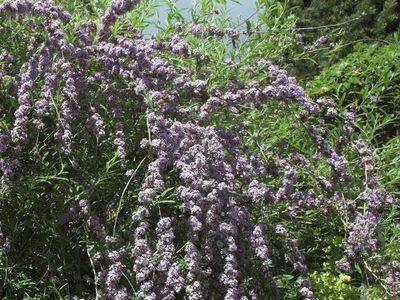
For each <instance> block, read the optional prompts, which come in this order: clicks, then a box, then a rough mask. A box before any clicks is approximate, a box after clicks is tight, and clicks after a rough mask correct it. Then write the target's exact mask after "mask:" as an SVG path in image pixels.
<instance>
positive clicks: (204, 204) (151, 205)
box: [0, 0, 400, 300]
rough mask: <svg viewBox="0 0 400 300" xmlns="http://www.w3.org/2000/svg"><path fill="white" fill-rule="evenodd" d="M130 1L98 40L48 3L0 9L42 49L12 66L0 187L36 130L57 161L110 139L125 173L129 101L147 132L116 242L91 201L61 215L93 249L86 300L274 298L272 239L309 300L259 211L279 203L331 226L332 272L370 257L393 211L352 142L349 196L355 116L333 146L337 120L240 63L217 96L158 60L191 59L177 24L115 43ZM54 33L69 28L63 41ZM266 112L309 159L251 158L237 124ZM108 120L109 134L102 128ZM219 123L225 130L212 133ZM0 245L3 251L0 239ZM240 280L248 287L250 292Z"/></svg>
mask: <svg viewBox="0 0 400 300" xmlns="http://www.w3.org/2000/svg"><path fill="white" fill-rule="evenodd" d="M138 2H139V1H128V0H112V1H111V2H110V4H109V7H108V8H107V10H106V11H105V12H104V14H103V17H102V19H101V24H100V26H99V28H98V29H97V28H96V25H95V24H94V23H89V22H88V23H84V24H82V25H80V26H78V25H76V24H74V23H73V21H72V20H71V18H70V17H69V15H68V14H67V13H65V12H63V11H62V10H61V9H60V8H59V7H58V6H57V5H55V4H53V3H52V2H51V1H35V2H30V1H29V0H17V1H13V2H10V1H6V2H4V3H3V4H1V5H0V19H2V18H11V17H15V16H19V17H20V18H29V17H30V16H31V15H36V16H38V17H40V18H42V19H43V22H44V24H48V26H47V27H46V28H47V30H48V32H47V34H48V39H47V40H45V41H44V42H43V43H42V44H41V45H40V46H38V47H37V51H36V52H35V53H34V54H33V55H32V57H31V58H30V59H29V61H28V62H26V63H25V64H24V65H23V66H22V68H21V72H20V75H19V79H18V86H17V91H16V95H15V97H16V99H17V107H15V108H14V123H13V126H12V128H11V129H10V130H9V131H5V132H0V154H1V157H2V158H1V159H0V170H1V173H2V175H3V176H2V183H3V184H4V185H6V184H13V183H14V184H18V182H19V180H22V179H21V173H23V172H24V169H23V168H20V167H19V166H20V165H21V164H23V163H24V161H23V160H21V159H20V158H21V157H23V155H24V154H25V155H26V153H29V149H30V147H32V145H34V143H35V138H36V134H35V133H37V132H38V131H39V130H46V129H52V130H53V132H54V135H53V136H49V137H47V138H48V139H52V138H54V143H56V144H58V148H57V150H56V151H57V152H59V154H60V155H61V156H62V157H65V158H67V159H68V158H70V157H73V155H74V151H75V150H76V148H77V147H79V146H80V145H79V143H80V141H77V140H74V137H75V135H76V134H78V131H81V130H85V131H86V134H87V135H88V136H90V138H91V137H96V139H98V140H100V141H104V142H107V140H111V141H112V143H111V145H112V146H113V147H114V149H115V153H116V154H117V156H118V157H119V158H120V159H121V161H123V164H122V165H121V170H122V169H123V168H124V167H125V166H130V164H131V163H132V162H131V161H130V160H129V157H132V156H133V155H134V153H132V150H131V149H129V148H127V145H128V142H130V143H131V144H132V143H135V141H128V140H127V136H128V135H126V133H128V132H131V131H133V130H134V128H132V127H130V126H132V125H131V124H132V122H127V121H126V112H125V111H124V105H125V104H126V102H132V103H135V105H136V106H135V109H136V111H137V112H138V113H139V114H141V115H142V116H144V118H145V119H146V123H147V126H148V133H146V134H145V135H143V136H147V137H146V138H144V139H143V140H141V141H140V145H141V146H142V148H144V149H145V150H146V151H147V152H148V153H149V156H150V157H151V161H150V162H148V163H147V173H146V176H145V178H144V180H143V182H142V185H141V189H140V192H139V193H138V195H137V200H135V201H133V202H132V206H131V207H129V213H130V215H131V219H129V220H125V221H126V223H127V224H128V225H127V226H125V227H124V228H123V229H121V230H122V231H121V232H119V233H118V234H116V233H115V225H114V222H111V223H107V218H102V217H101V212H95V211H93V210H92V208H91V199H90V197H88V198H87V199H81V200H80V201H79V202H78V203H76V204H75V205H72V206H71V207H70V208H69V210H68V212H67V213H65V214H64V215H62V217H61V223H62V224H67V223H69V222H76V223H79V224H81V225H82V226H83V227H84V228H85V230H86V231H87V232H88V233H89V236H90V238H91V239H92V240H93V242H94V243H95V244H98V245H100V246H99V249H101V250H99V251H97V252H94V253H88V256H89V259H90V261H91V263H92V268H93V277H94V279H93V280H92V281H91V282H92V283H93V284H94V287H95V292H96V296H97V297H98V299H100V298H101V297H104V298H107V299H129V297H130V296H136V297H138V298H140V299H181V298H182V297H183V298H185V299H232V300H233V299H241V300H244V299H265V295H266V291H267V290H269V291H272V292H273V294H274V297H275V298H276V299H279V298H281V292H280V290H279V288H278V287H277V284H276V282H275V280H274V276H275V275H277V274H276V272H277V268H276V266H274V262H275V261H276V257H275V256H276V251H274V249H272V248H271V247H272V246H271V244H273V243H271V242H272V239H273V238H274V237H276V233H277V234H278V235H279V236H282V237H283V243H282V244H283V246H284V247H286V248H287V249H288V253H289V255H288V260H289V261H290V262H291V263H292V268H293V272H295V273H297V274H298V276H300V278H301V289H300V290H299V293H300V294H301V295H302V296H303V297H304V299H314V294H313V291H312V284H311V281H310V278H309V274H308V273H309V269H308V267H307V265H306V261H307V258H306V257H305V256H304V255H303V254H302V252H301V246H300V244H299V243H298V242H297V241H295V240H294V239H292V238H291V237H290V233H289V232H288V231H287V230H286V229H285V227H284V226H282V225H278V226H276V225H277V224H269V223H268V222H265V220H266V219H267V220H268V215H266V214H267V211H268V209H267V208H268V207H271V206H274V205H280V204H283V203H286V204H288V208H287V211H285V212H284V213H283V215H284V214H288V215H290V220H291V221H292V222H294V223H295V222H296V216H297V215H298V214H300V213H301V212H302V211H307V210H310V209H315V210H318V211H319V212H320V213H323V214H325V215H329V214H337V213H338V212H339V214H340V215H341V216H343V218H344V221H345V223H346V228H345V229H346V231H347V232H348V235H347V240H346V241H345V242H344V244H343V247H344V249H345V250H344V252H343V254H344V258H343V259H342V260H341V261H339V262H338V265H339V266H340V267H341V269H342V270H343V271H346V272H351V271H352V267H353V265H354V263H355V262H356V261H367V260H368V259H370V258H371V257H373V256H374V255H376V254H377V253H378V252H379V248H380V244H379V241H378V238H377V227H378V226H379V220H380V216H381V214H382V213H383V212H384V211H385V210H387V209H388V208H389V207H391V206H393V205H397V202H396V199H394V198H393V197H392V196H391V195H390V194H389V193H388V192H387V191H386V190H383V189H381V188H380V187H379V186H378V181H377V180H375V179H374V178H375V177H376V176H377V174H376V172H375V169H374V166H373V155H372V151H371V150H370V149H369V148H368V146H367V145H366V143H364V142H363V141H356V142H355V143H354V144H353V145H352V147H351V148H352V151H353V152H354V153H357V155H358V157H359V158H360V160H359V164H358V165H357V167H358V168H361V169H362V173H361V174H363V175H365V178H364V180H363V183H362V186H361V191H359V192H358V196H356V197H353V198H351V197H352V196H351V195H350V194H349V189H348V187H349V186H352V185H354V182H355V181H354V179H355V178H354V177H355V176H356V175H355V174H354V173H353V172H352V170H351V167H352V165H351V164H350V162H349V160H348V159H349V158H348V157H347V156H346V155H347V152H346V151H348V150H349V149H347V148H346V146H347V145H348V144H349V143H350V141H351V138H352V135H353V134H354V131H355V130H354V126H355V125H354V124H355V116H356V108H354V107H353V108H351V109H350V110H349V111H347V112H345V113H344V116H343V119H344V122H343V128H342V135H341V138H340V139H339V140H337V141H335V142H334V143H333V144H332V141H331V140H330V139H329V130H328V126H326V122H327V121H328V120H330V119H331V118H333V117H339V113H338V108H336V107H335V103H334V101H331V100H329V99H318V101H313V100H312V99H310V98H309V97H308V95H307V93H306V92H305V90H304V89H303V88H302V87H301V86H300V85H299V84H298V83H297V81H296V79H295V78H294V77H291V76H289V74H288V73H287V72H286V71H285V70H283V69H281V68H279V67H278V66H277V65H276V64H274V63H273V62H272V61H269V60H265V59H260V60H259V61H258V62H257V63H254V65H251V66H243V68H242V69H243V70H246V71H245V73H246V76H248V75H252V76H254V77H253V80H251V81H248V80H247V81H244V82H238V80H233V81H232V82H229V83H228V84H227V85H223V86H215V84H214V83H211V82H208V81H207V80H205V78H206V77H205V76H202V74H201V72H200V75H199V74H198V73H196V72H192V71H191V70H190V68H187V67H182V65H180V64H179V63H176V61H177V60H176V59H170V58H171V57H172V58H176V57H178V58H179V59H180V60H185V59H186V60H192V59H197V58H198V56H199V50H198V49H192V48H191V45H190V43H189V42H188V39H187V33H185V31H184V30H182V26H183V24H177V26H176V30H175V33H174V35H173V36H172V37H171V38H170V39H164V40H161V41H160V40H156V39H152V38H151V39H145V38H143V37H142V36H140V35H139V34H134V35H133V36H132V33H129V34H125V35H124V34H122V33H119V34H117V35H113V33H112V32H111V31H110V29H111V28H112V27H113V24H115V22H116V21H117V19H118V18H119V17H120V16H121V15H122V14H124V13H126V12H128V11H129V10H131V9H133V7H134V6H135V5H136V4H137V3H138ZM61 24H68V26H71V27H72V28H74V29H76V30H75V31H74V32H76V39H75V40H74V42H73V43H72V42H70V41H68V40H67V38H66V36H65V34H64V32H63V30H62V26H61ZM188 31H189V34H191V35H194V36H197V37H200V38H204V37H206V36H211V38H220V37H222V36H224V35H227V36H229V37H230V38H232V39H235V38H236V37H237V35H238V33H237V32H236V31H235V30H234V29H228V30H227V31H226V32H224V31H222V30H220V29H219V28H218V27H216V26H211V27H210V28H205V27H204V26H202V25H198V24H190V25H189V30H188ZM324 42H325V41H323V40H320V41H318V45H320V44H323V43H324ZM2 56H6V52H4V55H3V54H2ZM202 62H203V63H204V66H205V68H207V63H208V62H209V60H207V59H205V58H204V57H203V59H202ZM227 64H229V62H228V63H227ZM94 66H96V67H94ZM203 75H204V74H203ZM259 75H260V76H259ZM102 100H105V101H104V104H103V103H101V102H102ZM272 102H274V103H278V104H279V105H281V107H296V109H298V110H297V111H299V110H300V111H301V113H300V114H299V116H298V117H299V120H298V121H299V123H301V124H303V125H304V130H305V132H306V134H307V135H308V137H309V139H310V141H311V142H312V143H313V147H314V148H315V154H314V155H313V157H309V158H307V157H305V156H304V155H303V154H301V153H299V152H297V151H292V152H291V153H290V155H286V156H284V155H283V154H282V155H281V156H280V155H279V151H277V153H278V154H277V155H275V156H273V157H272V156H268V157H267V156H265V155H264V153H263V151H262V147H260V148H261V151H258V150H250V147H249V145H248V144H247V140H248V134H247V132H248V126H247V124H241V123H238V122H237V120H240V116H241V115H242V114H243V113H246V112H248V111H249V110H257V109H259V110H261V109H262V108H263V107H265V106H266V105H268V104H269V103H272ZM293 109H295V108H293ZM108 116H111V120H112V123H113V127H112V129H111V130H109V126H108V125H109V124H106V122H105V119H107V117H108ZM131 118H133V117H132V116H131ZM223 118H228V119H229V120H230V124H231V125H229V126H223V125H218V124H220V123H219V122H218V120H221V119H223ZM232 124H233V125H232ZM32 125H35V126H32ZM293 128H295V126H293ZM278 150H279V149H278ZM24 151H25V152H24ZM26 151H28V152H26ZM128 154H129V155H128ZM319 162H324V163H325V164H326V165H327V167H328V168H329V172H327V174H324V175H322V174H320V173H319V172H318V171H317V168H316V165H317V164H318V163H319ZM300 168H302V169H306V170H307V173H308V174H309V176H311V177H312V180H311V181H312V182H315V183H316V185H315V186H314V187H309V188H306V189H304V186H302V184H301V183H303V182H302V180H303V179H302V176H300V175H301V174H299V169H300ZM121 172H122V171H121ZM171 173H174V174H176V178H175V179H174V182H173V184H172V185H173V187H174V190H175V194H176V200H175V203H177V204H178V208H176V209H175V210H173V209H172V210H171V209H167V208H165V207H163V206H162V204H159V203H158V202H157V201H158V200H157V199H158V198H157V197H158V195H159V194H160V193H162V192H163V191H164V190H165V189H166V188H168V187H170V186H169V185H171V180H172V179H171V176H172V175H171ZM133 175H135V174H133ZM272 179H274V180H272ZM277 181H278V183H276V182H277ZM163 208H165V211H164V210H163ZM255 211H258V212H260V211H261V212H262V216H261V217H260V216H259V215H258V213H256V212H255ZM108 222H109V220H108ZM113 225H114V233H113V234H112V235H111V234H107V230H108V229H110V228H112V227H113ZM0 237H1V239H0V241H1V242H2V245H3V244H4V245H5V243H4V238H3V237H4V236H3V234H1V236H0ZM278 240H282V239H278ZM7 241H8V240H7ZM9 244H10V242H9V241H8V242H7V245H9ZM4 245H3V246H1V247H3V248H5V246H4ZM11 245H12V243H11ZM7 247H8V246H7ZM380 265H381V268H380V271H379V272H380V274H381V275H382V276H381V278H382V281H383V284H385V285H386V286H388V290H390V293H391V295H392V296H395V295H397V293H398V291H399V289H398V287H399V282H400V277H399V270H397V269H396V267H390V266H389V265H388V264H387V263H386V262H385V261H381V263H380ZM248 278H252V280H251V281H250V284H249V283H248V281H246V279H248ZM99 297H100V298H99Z"/></svg>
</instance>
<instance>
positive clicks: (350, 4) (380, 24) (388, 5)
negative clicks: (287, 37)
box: [287, 0, 400, 42]
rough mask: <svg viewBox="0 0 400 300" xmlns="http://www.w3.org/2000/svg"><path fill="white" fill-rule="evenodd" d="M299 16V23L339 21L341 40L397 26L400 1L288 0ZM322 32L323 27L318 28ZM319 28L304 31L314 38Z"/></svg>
mask: <svg viewBox="0 0 400 300" xmlns="http://www.w3.org/2000/svg"><path fill="white" fill-rule="evenodd" d="M287 4H288V6H289V7H290V8H293V12H295V14H296V15H297V16H298V18H299V23H298V25H299V27H320V26H325V25H333V24H341V23H344V24H343V26H340V30H341V34H340V38H341V39H343V40H344V41H345V42H352V41H354V40H357V39H365V38H382V37H383V36H386V35H388V34H390V33H393V32H395V31H396V30H398V28H399V26H400V3H399V2H398V1H397V0H361V1H352V0H342V1H336V0H325V1H318V0H288V1H287ZM322 32H323V33H324V32H325V33H326V30H325V31H324V30H322ZM318 34H321V32H319V31H314V32H313V33H310V34H308V35H307V37H308V38H309V39H313V38H316V37H317V36H318Z"/></svg>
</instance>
